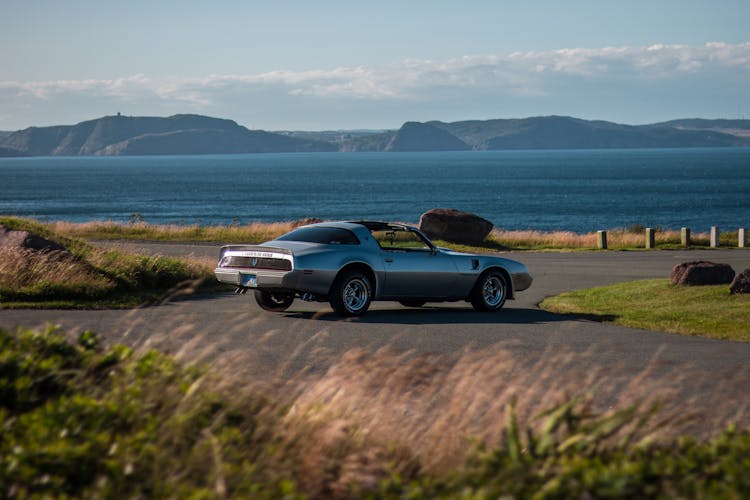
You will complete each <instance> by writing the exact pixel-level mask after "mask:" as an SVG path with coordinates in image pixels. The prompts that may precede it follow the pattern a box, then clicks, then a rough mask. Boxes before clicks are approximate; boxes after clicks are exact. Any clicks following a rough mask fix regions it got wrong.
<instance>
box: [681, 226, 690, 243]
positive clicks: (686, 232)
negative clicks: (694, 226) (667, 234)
mask: <svg viewBox="0 0 750 500" xmlns="http://www.w3.org/2000/svg"><path fill="white" fill-rule="evenodd" d="M680 243H682V246H684V247H689V246H690V228H689V227H683V228H682V229H681V230H680Z"/></svg>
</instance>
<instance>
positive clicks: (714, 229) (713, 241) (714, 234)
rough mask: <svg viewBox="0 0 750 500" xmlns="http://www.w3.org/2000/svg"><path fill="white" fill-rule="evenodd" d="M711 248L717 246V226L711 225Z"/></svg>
mask: <svg viewBox="0 0 750 500" xmlns="http://www.w3.org/2000/svg"><path fill="white" fill-rule="evenodd" d="M711 248H719V228H718V227H717V226H711Z"/></svg>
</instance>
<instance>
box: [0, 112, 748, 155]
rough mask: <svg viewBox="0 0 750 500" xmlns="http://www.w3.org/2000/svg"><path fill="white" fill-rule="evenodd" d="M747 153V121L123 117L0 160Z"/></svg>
mask: <svg viewBox="0 0 750 500" xmlns="http://www.w3.org/2000/svg"><path fill="white" fill-rule="evenodd" d="M691 147H750V120H708V119H682V120H672V121H668V122H662V123H654V124H649V125H623V124H618V123H613V122H608V121H591V120H583V119H580V118H573V117H568V116H540V117H530V118H517V119H496V120H470V121H459V122H451V123H446V122H441V121H430V122H423V123H421V122H406V123H404V124H403V125H402V126H401V128H399V129H398V130H377V131H371V130H370V131H362V130H358V131H346V130H338V131H324V132H305V131H281V132H266V131H262V130H250V129H247V128H245V127H243V126H241V125H239V124H237V123H236V122H234V121H232V120H226V119H220V118H212V117H208V116H201V115H185V114H183V115H174V116H170V117H140V116H123V115H120V114H119V113H118V114H117V115H113V116H104V117H102V118H97V119H94V120H89V121H84V122H81V123H78V124H76V125H58V126H51V127H29V128H27V129H24V130H19V131H16V132H0V157H8V156H122V155H191V154H241V153H291V152H334V151H342V152H350V151H393V152H407V151H464V150H504V149H608V148H691Z"/></svg>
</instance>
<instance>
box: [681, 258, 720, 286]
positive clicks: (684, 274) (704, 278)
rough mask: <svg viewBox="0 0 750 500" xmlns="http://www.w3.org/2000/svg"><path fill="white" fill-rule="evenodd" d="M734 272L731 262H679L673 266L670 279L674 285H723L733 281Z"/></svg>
mask: <svg viewBox="0 0 750 500" xmlns="http://www.w3.org/2000/svg"><path fill="white" fill-rule="evenodd" d="M734 274H735V273H734V269H732V266H730V265H729V264H717V263H715V262H709V261H705V260H698V261H693V262H683V263H682V264H677V265H676V266H674V268H672V272H671V273H670V276H669V279H670V281H671V283H672V284H673V285H688V286H702V285H723V284H728V283H731V282H732V280H733V279H734Z"/></svg>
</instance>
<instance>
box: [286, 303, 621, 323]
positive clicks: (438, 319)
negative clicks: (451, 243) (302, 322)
mask: <svg viewBox="0 0 750 500" xmlns="http://www.w3.org/2000/svg"><path fill="white" fill-rule="evenodd" d="M284 315H285V316H286V317H288V318H294V319H307V320H311V321H332V322H333V321H351V322H358V323H375V324H394V325H446V324H538V323H555V322H560V321H571V320H577V319H583V320H593V321H606V320H608V318H601V317H597V318H592V317H582V316H580V315H563V314H554V313H550V312H547V311H543V310H541V309H531V308H508V309H503V310H502V311H499V312H496V313H483V312H476V311H474V310H472V309H457V308H440V307H425V308H420V309H392V310H386V309H375V310H370V311H367V313H366V314H364V315H363V316H359V317H355V318H342V317H341V316H338V315H336V314H335V313H334V312H333V311H331V310H321V311H317V312H287V313H284Z"/></svg>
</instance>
